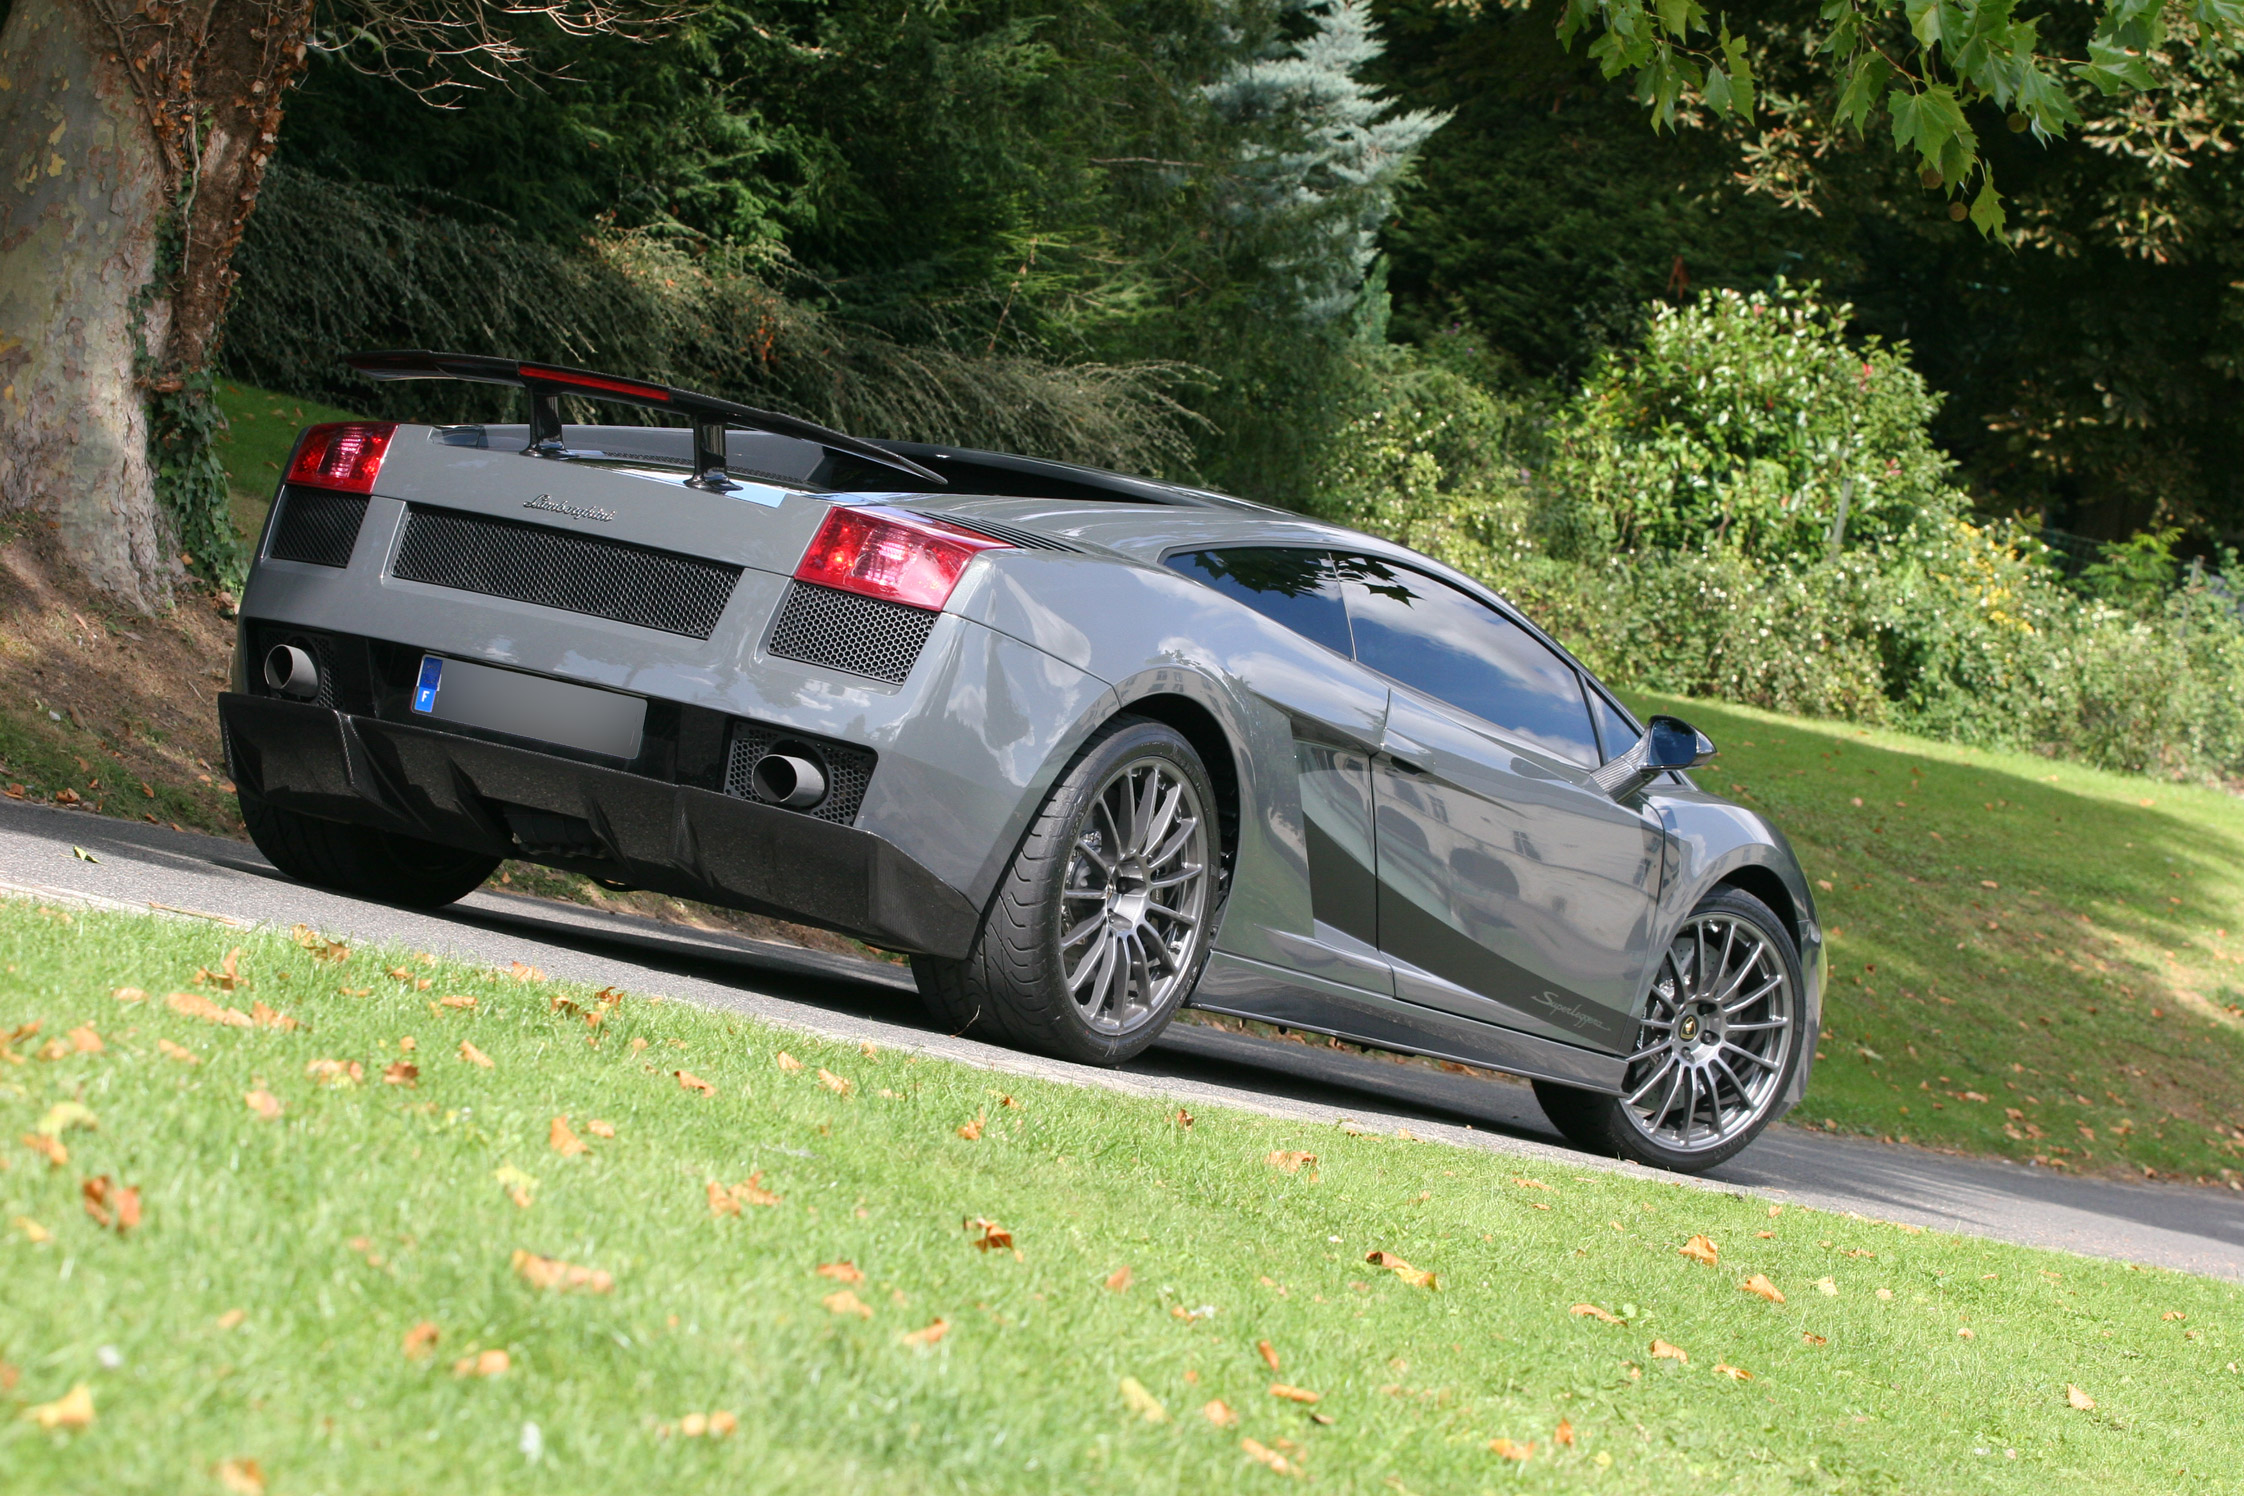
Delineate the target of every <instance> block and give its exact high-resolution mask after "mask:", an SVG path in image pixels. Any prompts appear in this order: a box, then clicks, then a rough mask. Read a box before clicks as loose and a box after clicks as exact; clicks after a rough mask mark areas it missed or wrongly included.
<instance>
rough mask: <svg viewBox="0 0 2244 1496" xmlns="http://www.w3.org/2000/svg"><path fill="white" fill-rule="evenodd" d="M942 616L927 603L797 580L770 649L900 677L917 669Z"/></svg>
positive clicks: (886, 677) (850, 669)
mask: <svg viewBox="0 0 2244 1496" xmlns="http://www.w3.org/2000/svg"><path fill="white" fill-rule="evenodd" d="M937 616H938V615H937V614H934V613H930V612H928V611H927V610H926V609H925V608H914V607H910V606H908V605H906V604H904V603H892V602H886V601H883V600H882V599H880V598H877V597H859V596H858V595H857V594H856V593H854V592H842V591H839V590H837V589H835V588H832V587H818V586H813V585H812V584H810V583H808V582H796V583H794V584H793V585H792V586H790V587H789V588H788V589H787V602H786V605H785V606H784V607H782V608H781V609H780V610H779V622H777V623H776V624H774V625H772V630H771V643H770V645H769V646H768V648H769V649H770V650H771V652H772V653H773V654H775V655H779V656H781V657H782V658H784V659H789V660H801V661H803V662H805V663H806V664H811V665H830V666H832V667H833V668H834V669H836V670H846V671H848V672H849V673H850V674H852V675H869V676H871V677H872V678H873V679H874V680H886V681H900V680H902V679H903V678H904V677H905V676H907V675H910V674H911V673H912V662H913V661H914V660H916V659H918V658H919V650H920V646H921V645H923V644H925V643H926V642H927V631H928V630H929V629H931V628H933V627H934V626H935V619H936V618H937Z"/></svg>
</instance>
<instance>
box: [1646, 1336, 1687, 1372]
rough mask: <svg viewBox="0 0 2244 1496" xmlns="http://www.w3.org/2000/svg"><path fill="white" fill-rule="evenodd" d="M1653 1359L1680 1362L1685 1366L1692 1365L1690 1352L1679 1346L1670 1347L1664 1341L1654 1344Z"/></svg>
mask: <svg viewBox="0 0 2244 1496" xmlns="http://www.w3.org/2000/svg"><path fill="white" fill-rule="evenodd" d="M1652 1359H1653V1360H1655V1361H1680V1362H1682V1363H1683V1364H1684V1365H1685V1366H1688V1365H1690V1364H1691V1355H1690V1352H1688V1351H1686V1350H1684V1349H1683V1347H1681V1346H1679V1345H1669V1344H1668V1343H1667V1342H1666V1341H1664V1340H1655V1341H1653V1342H1652Z"/></svg>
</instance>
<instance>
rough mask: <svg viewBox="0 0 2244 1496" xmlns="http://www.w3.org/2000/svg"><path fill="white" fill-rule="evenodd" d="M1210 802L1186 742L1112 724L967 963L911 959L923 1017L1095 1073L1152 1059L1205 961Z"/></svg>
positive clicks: (1064, 781)
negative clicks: (1152, 1049)
mask: <svg viewBox="0 0 2244 1496" xmlns="http://www.w3.org/2000/svg"><path fill="white" fill-rule="evenodd" d="M1215 803H1216V802H1215V792H1214V789H1213V786H1212V785H1211V784H1210V782H1209V779H1208V771H1207V769H1206V767H1205V766H1204V765H1202V764H1201V762H1200V756H1199V754H1197V753H1195V752H1194V751H1193V749H1192V745H1191V744H1190V743H1188V742H1186V741H1185V740H1184V738H1183V737H1182V736H1181V735H1179V734H1178V733H1177V732H1176V731H1174V730H1173V729H1171V728H1169V727H1165V726H1163V725H1162V724H1160V723H1158V722H1148V721H1145V720H1143V719H1137V718H1122V719H1119V720H1117V721H1116V722H1114V723H1113V724H1110V725H1109V726H1108V727H1107V728H1106V729H1105V730H1104V732H1103V733H1102V734H1101V735H1100V736H1099V737H1097V738H1094V739H1093V740H1092V742H1091V744H1090V746H1089V747H1087V748H1086V749H1084V751H1083V753H1082V755H1081V756H1080V757H1078V758H1077V759H1076V761H1075V763H1074V764H1073V765H1072V766H1070V768H1069V769H1068V771H1067V772H1066V773H1065V774H1063V775H1061V776H1060V782H1059V783H1058V784H1056V785H1054V786H1053V787H1052V792H1051V794H1050V796H1049V797H1047V798H1046V800H1045V802H1044V807H1043V809H1042V810H1041V811H1040V812H1039V813H1038V815H1037V818H1036V821H1035V824H1034V825H1032V826H1031V827H1030V829H1029V832H1028V835H1027V836H1025V837H1023V838H1022V841H1021V846H1020V850H1019V851H1018V852H1016V853H1015V854H1014V857H1013V864H1012V866H1011V867H1010V868H1009V869H1008V870H1007V872H1006V875H1005V879H1004V881H1003V883H1002V884H1001V885H1000V886H999V889H998V893H997V897H996V898H995V899H993V900H992V901H991V904H990V909H989V912H988V914H987V915H986V916H985V917H984V918H983V921H982V928H981V931H980V932H979V934H978V935H977V936H976V937H975V941H974V948H973V949H972V950H971V951H969V952H968V953H967V955H966V958H965V959H964V960H961V961H948V960H941V959H938V958H936V957H933V956H919V957H915V958H914V959H913V962H912V970H913V973H914V974H915V975H916V976H917V977H918V979H919V988H920V993H921V995H922V996H923V998H924V999H925V1000H926V1002H927V1005H928V1008H929V1010H930V1011H931V1012H933V1013H934V1015H935V1017H936V1019H937V1020H938V1021H939V1022H941V1023H942V1024H943V1025H944V1026H945V1027H947V1028H950V1029H953V1030H955V1031H959V1032H978V1033H983V1034H987V1035H989V1036H990V1037H993V1038H1000V1039H1003V1040H1006V1041H1008V1042H1011V1043H1014V1044H1018V1045H1021V1046H1022V1047H1024V1048H1029V1049H1039V1050H1042V1051H1044V1052H1045V1053H1047V1054H1053V1055H1057V1056H1059V1057H1060V1058H1062V1059H1068V1060H1077V1061H1080V1062H1083V1063H1085V1064H1093V1065H1119V1064H1121V1063H1122V1062H1123V1061H1125V1060H1128V1059H1131V1058H1133V1057H1135V1056H1136V1055H1138V1054H1140V1053H1142V1052H1143V1051H1144V1050H1145V1048H1146V1047H1147V1046H1148V1045H1150V1044H1152V1043H1153V1041H1154V1040H1155V1039H1156V1038H1158V1037H1160V1034H1161V1030H1162V1029H1164V1028H1165V1027H1167V1026H1168V1022H1169V1019H1170V1017H1171V1016H1173V1015H1174V1014H1175V1012H1176V1010H1177V1008H1178V1007H1179V1006H1181V1005H1182V1004H1183V1002H1184V1000H1185V998H1186V997H1188V996H1189V995H1190V994H1191V992H1192V988H1193V985H1194V984H1195V983H1196V982H1198V981H1199V979H1200V968H1201V966H1202V965H1203V964H1204V963H1205V961H1206V960H1207V953H1208V939H1209V935H1210V926H1211V925H1212V924H1213V923H1214V915H1215V907H1216V889H1217V869H1218V862H1219V859H1220V858H1221V856H1222V845H1221V840H1220V835H1219V832H1218V829H1217V826H1216V822H1215V815H1214V811H1215Z"/></svg>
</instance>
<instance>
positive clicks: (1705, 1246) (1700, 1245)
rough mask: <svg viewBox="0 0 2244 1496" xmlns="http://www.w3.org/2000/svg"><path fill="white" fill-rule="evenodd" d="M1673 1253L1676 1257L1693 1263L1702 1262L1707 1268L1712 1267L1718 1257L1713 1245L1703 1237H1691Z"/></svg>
mask: <svg viewBox="0 0 2244 1496" xmlns="http://www.w3.org/2000/svg"><path fill="white" fill-rule="evenodd" d="M1675 1251H1676V1254H1677V1255H1678V1256H1682V1257H1688V1258H1690V1259H1691V1260H1692V1261H1693V1262H1703V1263H1705V1264H1706V1265H1707V1266H1708V1267H1712V1266H1714V1264H1715V1261H1716V1259H1717V1257H1718V1256H1719V1255H1720V1254H1719V1253H1718V1252H1717V1251H1716V1249H1715V1246H1714V1243H1713V1242H1712V1241H1711V1240H1709V1239H1708V1238H1706V1237H1703V1236H1694V1237H1692V1238H1691V1239H1690V1240H1689V1241H1687V1242H1685V1243H1683V1245H1682V1246H1680V1247H1677V1248H1676V1249H1675Z"/></svg>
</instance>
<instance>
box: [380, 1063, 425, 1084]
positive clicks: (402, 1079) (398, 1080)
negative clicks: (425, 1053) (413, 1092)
mask: <svg viewBox="0 0 2244 1496" xmlns="http://www.w3.org/2000/svg"><path fill="white" fill-rule="evenodd" d="M420 1083H421V1067H420V1066H418V1065H414V1064H410V1063H408V1062H407V1061H404V1060H396V1061H393V1062H391V1064H390V1065H389V1066H388V1067H387V1068H386V1069H384V1070H383V1071H382V1084H383V1085H386V1086H417V1085H419V1084H420Z"/></svg>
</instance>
